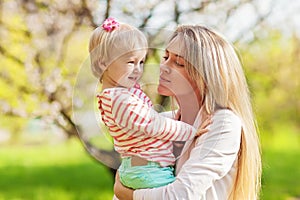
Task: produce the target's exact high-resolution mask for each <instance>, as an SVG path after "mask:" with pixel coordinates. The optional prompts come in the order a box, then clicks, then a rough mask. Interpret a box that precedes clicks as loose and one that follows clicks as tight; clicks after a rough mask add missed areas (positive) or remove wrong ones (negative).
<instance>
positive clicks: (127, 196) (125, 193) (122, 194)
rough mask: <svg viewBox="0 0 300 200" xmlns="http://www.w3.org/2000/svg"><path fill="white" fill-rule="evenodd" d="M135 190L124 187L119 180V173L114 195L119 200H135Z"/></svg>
mask: <svg viewBox="0 0 300 200" xmlns="http://www.w3.org/2000/svg"><path fill="white" fill-rule="evenodd" d="M133 192H134V190H133V189H130V188H127V187H125V186H123V185H122V183H121V182H120V178H119V173H118V172H117V173H116V178H115V184H114V193H115V195H116V196H117V197H118V199H119V200H133Z"/></svg>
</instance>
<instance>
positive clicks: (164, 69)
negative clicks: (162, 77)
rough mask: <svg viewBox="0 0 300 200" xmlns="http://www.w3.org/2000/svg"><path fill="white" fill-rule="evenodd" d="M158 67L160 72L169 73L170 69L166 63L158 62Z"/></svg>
mask: <svg viewBox="0 0 300 200" xmlns="http://www.w3.org/2000/svg"><path fill="white" fill-rule="evenodd" d="M159 67H160V72H161V73H162V72H164V73H170V72H171V70H170V67H168V65H166V64H164V63H160V65H159Z"/></svg>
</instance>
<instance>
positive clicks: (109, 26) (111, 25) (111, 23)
mask: <svg viewBox="0 0 300 200" xmlns="http://www.w3.org/2000/svg"><path fill="white" fill-rule="evenodd" d="M119 26H120V23H119V22H117V21H116V20H115V18H113V17H109V18H107V19H106V20H105V21H104V22H103V24H102V26H101V27H102V28H103V29H104V30H105V31H107V32H111V31H113V30H114V29H116V28H118V27H119Z"/></svg>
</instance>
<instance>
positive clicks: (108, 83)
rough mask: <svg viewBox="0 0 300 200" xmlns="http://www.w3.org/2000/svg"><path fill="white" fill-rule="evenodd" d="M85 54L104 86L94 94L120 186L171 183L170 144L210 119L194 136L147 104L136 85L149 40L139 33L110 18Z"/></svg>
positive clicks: (96, 32)
mask: <svg viewBox="0 0 300 200" xmlns="http://www.w3.org/2000/svg"><path fill="white" fill-rule="evenodd" d="M89 52H90V57H91V67H92V71H93V74H94V75H95V76H96V77H97V78H99V80H100V82H101V83H102V92H101V93H100V94H99V95H98V96H97V98H98V103H99V110H100V112H101V118H102V121H103V122H104V124H105V125H106V126H107V127H108V129H109V132H110V134H111V136H112V137H113V140H114V148H115V150H116V151H117V152H119V153H120V155H121V158H122V163H121V166H120V167H119V169H118V171H119V176H120V180H121V182H122V183H123V184H124V185H125V186H127V187H131V188H134V189H138V188H153V187H159V186H162V185H166V184H168V183H171V182H173V181H174V180H175V177H174V174H173V167H172V166H174V164H175V156H174V155H173V153H172V148H173V145H172V141H186V140H191V139H193V138H194V137H195V136H199V135H201V134H203V133H206V132H207V131H208V130H207V129H205V128H206V126H207V125H208V124H210V123H211V122H210V119H207V120H206V121H205V122H204V123H203V124H202V126H201V127H200V128H199V130H198V132H197V130H196V129H195V128H194V127H193V126H190V125H188V124H186V123H184V122H180V121H175V120H173V119H170V118H166V117H163V116H162V115H161V114H159V113H157V112H156V111H155V110H154V109H153V108H152V103H151V100H150V99H149V98H148V97H147V96H146V94H145V93H144V92H143V91H142V90H141V89H139V88H138V87H136V85H137V81H138V80H139V79H140V77H141V75H142V73H143V65H144V62H145V57H146V53H147V39H146V37H145V36H144V34H143V33H142V32H140V31H139V30H138V29H136V28H134V27H132V26H129V25H127V24H123V23H118V22H117V21H116V20H115V19H113V18H108V19H106V20H105V21H104V23H103V24H102V26H101V27H98V28H96V29H95V30H94V32H93V34H92V36H91V38H90V44H89Z"/></svg>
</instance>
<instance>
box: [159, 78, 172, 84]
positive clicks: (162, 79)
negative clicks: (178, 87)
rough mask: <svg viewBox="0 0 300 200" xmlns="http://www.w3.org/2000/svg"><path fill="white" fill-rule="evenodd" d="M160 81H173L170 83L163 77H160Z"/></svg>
mask: <svg viewBox="0 0 300 200" xmlns="http://www.w3.org/2000/svg"><path fill="white" fill-rule="evenodd" d="M159 81H160V82H168V83H169V82H171V81H169V80H167V79H165V78H163V77H159Z"/></svg>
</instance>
